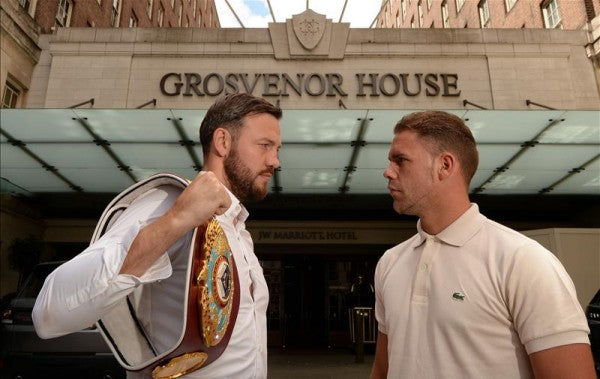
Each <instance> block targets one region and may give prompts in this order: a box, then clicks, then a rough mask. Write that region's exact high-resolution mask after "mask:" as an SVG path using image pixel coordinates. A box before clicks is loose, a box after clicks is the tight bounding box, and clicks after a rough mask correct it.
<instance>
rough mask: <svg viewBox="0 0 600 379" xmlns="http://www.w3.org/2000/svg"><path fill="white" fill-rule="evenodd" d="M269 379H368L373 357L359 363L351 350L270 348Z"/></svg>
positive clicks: (370, 354)
mask: <svg viewBox="0 0 600 379" xmlns="http://www.w3.org/2000/svg"><path fill="white" fill-rule="evenodd" d="M268 357H269V358H268V360H269V361H268V362H269V363H268V364H269V366H268V370H269V371H268V377H269V379H334V378H335V379H339V378H347V379H355V378H357V379H358V378H365V379H366V378H368V377H369V374H370V373H371V366H372V365H373V358H374V356H373V354H372V353H369V352H367V353H365V356H364V362H363V363H356V362H355V355H354V352H353V351H352V350H351V349H316V350H313V349H269V356H268Z"/></svg>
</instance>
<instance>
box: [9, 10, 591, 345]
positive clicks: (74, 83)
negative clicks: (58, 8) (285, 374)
mask: <svg viewBox="0 0 600 379" xmlns="http://www.w3.org/2000/svg"><path fill="white" fill-rule="evenodd" d="M520 2H522V0H520ZM155 3H156V2H155ZM518 3H519V1H518V2H517V3H516V4H518ZM465 4H466V2H465ZM123 5H125V2H123ZM465 6H466V5H465ZM515 6H516V5H515ZM307 25H310V28H307ZM311 31H312V32H315V31H318V33H312V32H311ZM588 44H589V33H588V32H587V31H585V30H558V29H549V30H546V29H541V28H540V29H517V30H505V29H462V28H461V29H451V30H445V29H416V30H412V29H405V28H398V29H390V28H375V29H351V28H350V27H349V25H348V24H346V23H335V22H332V21H331V20H328V19H326V18H325V16H323V15H319V14H316V13H314V12H312V11H307V12H304V13H302V14H300V15H295V16H293V17H292V18H291V19H288V20H286V21H285V22H280V23H272V24H270V25H269V27H268V28H264V29H221V28H139V27H138V28H113V27H106V28H99V27H94V28H90V27H86V26H82V27H78V28H73V27H72V28H56V31H55V33H53V34H43V35H42V36H41V37H40V39H39V46H40V47H41V53H40V58H39V64H37V66H36V68H35V70H34V72H33V74H32V78H33V79H32V84H31V86H30V90H29V96H28V98H27V102H26V104H25V106H26V108H25V109H19V110H8V111H5V112H2V139H1V141H0V143H1V144H2V145H1V149H0V153H2V159H1V160H0V161H1V165H2V166H1V167H2V179H3V185H4V184H5V183H6V184H7V185H8V184H10V185H14V187H15V188H20V189H21V190H22V191H23V193H24V194H25V195H27V196H26V200H27V203H28V204H29V206H30V207H32V208H33V210H34V211H36V212H37V214H36V213H35V212H30V213H29V215H30V219H32V220H35V222H37V223H36V224H35V225H34V222H33V221H30V226H29V229H33V228H34V227H38V230H39V233H38V236H39V238H41V239H42V240H43V242H44V244H45V248H46V250H45V251H44V254H43V257H44V259H46V260H49V259H68V258H70V257H72V256H73V255H74V254H77V253H78V252H79V251H81V250H82V249H83V248H85V246H86V245H87V243H88V241H89V238H90V236H91V234H92V232H93V229H94V225H95V223H96V219H97V217H98V216H99V214H100V213H101V212H102V210H103V208H104V207H105V206H106V204H107V203H108V202H109V201H110V199H111V198H112V197H113V196H114V194H115V193H117V192H120V191H122V190H123V189H124V188H126V187H128V186H130V185H131V184H133V183H134V182H136V181H138V180H140V179H143V178H145V177H147V176H148V175H149V174H151V173H155V172H158V171H169V172H174V173H177V174H179V175H181V176H184V177H188V178H192V177H194V175H196V172H197V171H198V170H201V168H202V161H201V159H200V157H201V156H202V154H201V152H200V147H199V144H198V143H197V140H198V138H197V135H198V128H199V125H200V122H201V120H202V118H203V116H204V113H205V112H206V110H207V109H208V107H209V106H210V105H211V104H212V103H213V102H214V101H215V99H216V98H218V97H219V96H222V95H225V94H228V93H235V92H248V93H252V94H254V95H256V96H261V97H263V98H265V99H267V100H269V101H271V102H273V103H276V104H278V105H279V106H281V107H282V109H283V110H284V116H283V118H282V120H281V125H282V140H283V148H282V149H281V152H280V161H281V166H282V167H281V169H280V170H277V171H276V173H275V174H274V177H273V181H272V183H270V185H269V187H270V193H269V196H268V197H267V199H266V200H265V201H263V202H261V203H259V204H250V205H249V209H250V213H251V218H250V220H249V221H248V229H249V231H250V233H251V234H252V235H253V239H254V243H255V251H256V253H257V255H258V257H259V259H260V260H261V264H262V267H263V270H264V273H265V276H266V278H267V281H268V284H269V289H270V295H271V296H270V306H269V310H268V312H269V313H268V325H269V343H270V344H272V345H277V346H281V345H286V346H292V345H293V344H296V345H305V346H314V345H318V346H348V344H349V341H350V334H349V318H348V310H349V307H350V306H351V305H352V304H353V303H352V302H353V301H354V300H353V297H352V292H351V289H352V284H353V283H354V282H355V279H356V278H357V277H358V276H359V275H362V276H363V277H364V278H365V280H366V282H372V275H373V271H374V267H375V265H376V262H377V260H378V258H379V257H380V256H381V254H382V253H383V252H384V251H385V250H386V249H387V248H389V247H391V246H393V245H394V244H396V243H399V242H401V241H403V240H405V239H407V238H409V237H410V236H411V235H412V234H414V232H415V220H414V219H412V218H409V217H402V216H398V215H397V214H395V213H394V212H393V210H392V206H391V201H390V197H389V194H388V193H387V191H386V186H387V182H386V180H385V179H384V177H383V175H382V173H383V171H384V169H385V166H386V164H387V153H388V149H389V143H390V140H391V138H392V128H393V125H394V124H395V122H396V121H397V120H398V119H400V118H401V117H402V116H403V115H405V114H407V113H410V112H412V111H415V110H423V109H442V110H446V111H449V112H452V113H454V114H457V115H458V116H459V117H461V118H463V119H464V120H465V122H467V124H468V125H469V126H470V127H471V129H472V130H473V133H474V134H475V138H476V140H477V142H478V148H479V151H480V156H481V159H480V162H481V163H480V166H479V170H478V172H477V173H476V175H475V177H474V179H473V182H472V187H471V195H472V198H473V201H474V202H477V203H478V204H479V205H480V208H481V209H482V212H483V213H484V214H486V215H487V216H489V217H490V218H492V219H495V220H498V221H500V222H502V223H504V224H506V225H508V226H511V227H513V228H515V229H517V230H521V231H525V230H540V229H544V230H547V231H546V232H544V233H541V232H539V233H537V234H535V235H536V236H538V237H536V238H538V239H539V240H542V239H543V241H542V242H543V243H544V244H546V245H547V246H549V248H551V249H554V250H553V251H554V252H555V253H556V254H557V256H559V257H560V258H561V260H563V262H568V265H567V266H569V267H567V268H568V270H569V272H570V273H572V275H573V278H574V281H575V284H576V286H577V289H578V293H579V294H580V295H581V302H582V304H583V303H585V302H586V301H588V300H589V299H588V298H589V297H590V296H591V295H592V294H593V292H595V291H596V290H597V288H598V286H600V256H599V255H598V253H597V252H598V246H597V242H596V241H600V239H599V238H598V236H599V235H600V234H599V233H600V231H599V229H598V227H600V221H598V219H597V217H595V216H597V214H598V212H600V201H599V196H598V193H600V154H599V153H598V148H599V147H600V134H599V133H598V131H599V130H598V128H599V127H598V121H599V119H600V94H599V91H598V88H597V86H596V85H595V82H594V67H593V64H592V62H591V61H590V59H589V58H588V52H587V50H586V49H587V48H588V47H589V46H588ZM90 131H91V133H90ZM32 156H35V157H36V158H35V159H34V158H32ZM15 197H16V196H15ZM11 200H14V199H12V198H11ZM24 209H25V208H24V207H22V206H21V205H19V204H17V203H15V202H14V201H12V202H8V201H6V202H3V204H2V214H1V215H2V217H8V216H11V217H13V216H22V215H23V214H24V213H25V212H24ZM4 220H8V221H7V222H5V221H4ZM16 225H17V221H15V218H14V217H13V218H10V219H9V218H6V219H3V222H2V227H3V228H8V227H12V228H13V229H14V228H15V227H16ZM19 227H20V228H22V229H21V230H26V229H27V228H28V227H27V225H23V226H21V225H20V224H19ZM555 228H560V229H561V230H560V231H556V230H554V229H555ZM550 229H553V230H550ZM567 229H568V230H567ZM571 229H577V230H575V231H573V230H571ZM9 233H10V230H8V229H7V230H5V229H3V230H2V249H5V246H6V245H8V244H9V243H10V241H9V240H8V239H6V240H5V235H6V236H9V235H10V236H12V235H11V234H9ZM566 233H570V234H569V236H568V237H567V236H566ZM530 235H533V234H530ZM559 240H560V241H559ZM561 241H562V242H561ZM559 242H560V243H559ZM567 242H568V243H567ZM595 244H596V245H595ZM553 246H555V247H556V248H553ZM2 254H3V255H2V257H0V258H1V259H2V260H3V262H5V261H6V255H5V252H4V251H3V252H2ZM573 254H579V255H577V257H578V258H577V259H572V258H573V256H574V255H573ZM1 269H2V270H3V271H2V275H1V276H2V281H3V282H2V284H3V285H2V292H3V293H6V292H9V291H10V290H11V289H12V287H11V286H13V285H14V283H13V282H10V281H9V279H6V281H5V278H10V277H8V276H6V275H5V272H4V270H7V271H9V270H8V269H6V265H5V264H3V265H2V268H1ZM324 315H325V317H324Z"/></svg>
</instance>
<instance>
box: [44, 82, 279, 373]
mask: <svg viewBox="0 0 600 379" xmlns="http://www.w3.org/2000/svg"><path fill="white" fill-rule="evenodd" d="M281 115H282V113H281V109H279V108H278V107H275V106H273V105H272V104H270V103H269V102H267V101H265V100H263V99H261V98H257V97H254V96H251V95H248V94H235V95H228V96H225V97H224V98H221V99H219V100H217V101H216V102H215V103H214V104H213V105H212V106H211V107H210V109H209V110H208V112H207V113H206V116H205V118H204V120H203V121H202V125H201V127H200V141H201V143H202V149H203V153H204V172H201V173H200V174H199V175H198V176H196V178H195V179H194V180H193V181H192V182H191V183H190V185H189V186H188V187H187V188H186V189H185V190H184V191H183V192H181V193H180V194H179V193H178V192H176V191H175V190H173V189H171V188H169V187H157V188H155V189H153V190H150V191H149V192H148V193H146V194H144V195H143V196H142V197H141V198H139V199H136V200H135V201H134V202H133V203H132V204H131V205H130V206H129V208H127V210H126V211H125V212H124V213H123V215H122V216H121V217H120V218H119V219H118V220H117V222H116V224H115V225H113V226H112V227H111V229H110V230H109V231H108V232H107V233H106V234H105V235H104V236H103V237H102V238H101V239H99V240H98V241H96V242H95V243H93V244H92V245H90V246H89V247H88V248H87V249H86V250H85V251H83V252H82V253H81V254H79V255H78V256H76V257H75V258H73V259H72V260H70V261H68V262H66V263H64V264H63V265H61V266H60V267H58V268H57V269H56V270H55V271H54V272H53V273H51V274H50V276H48V278H47V279H46V282H45V283H44V286H43V288H42V290H41V292H40V294H39V296H38V298H37V301H36V304H35V307H34V310H33V320H34V325H35V328H36V331H37V333H38V334H39V335H40V337H42V338H52V337H58V336H61V335H65V334H68V333H72V332H75V331H78V330H81V329H84V328H86V327H88V326H89V325H92V324H94V323H95V322H96V321H97V320H98V319H99V318H101V316H102V315H104V314H105V313H106V312H107V311H108V310H110V308H111V306H113V305H114V304H116V303H117V302H118V301H120V300H122V299H123V298H124V297H125V296H127V295H128V294H130V293H131V292H133V291H134V290H135V288H136V287H137V286H139V285H141V284H143V285H144V286H145V287H144V292H143V294H144V295H143V296H142V299H141V301H140V304H139V305H138V309H141V310H143V312H142V314H140V315H139V316H140V321H141V322H142V324H143V326H144V329H145V331H146V332H147V333H148V334H149V336H148V337H149V338H150V340H151V341H152V343H153V345H154V346H155V347H156V349H157V350H158V351H164V350H166V349H167V348H169V347H170V346H173V345H174V344H175V342H176V339H177V338H178V337H179V335H180V333H181V320H178V319H177V316H176V315H177V314H180V312H181V310H180V307H181V304H182V298H183V296H184V294H183V292H184V288H182V284H181V283H183V282H182V281H181V280H179V281H173V280H169V279H170V278H171V277H175V276H177V275H185V270H186V268H185V263H184V261H186V260H187V258H186V259H182V257H183V256H185V255H186V254H185V252H187V251H188V250H189V246H190V244H191V236H192V233H193V230H194V228H196V227H197V226H199V225H202V224H204V223H205V222H207V221H208V220H210V219H211V218H213V217H216V219H217V220H218V221H219V223H220V224H221V226H222V228H223V230H224V232H225V234H226V236H227V239H228V241H229V244H230V246H231V250H232V252H233V254H234V258H235V262H236V266H237V271H238V277H239V281H240V292H241V293H240V305H239V311H238V315H237V320H236V324H235V326H234V329H233V333H232V335H231V338H230V340H229V344H228V345H227V348H226V349H225V351H224V352H223V354H222V355H221V356H220V357H219V358H218V359H217V360H216V361H214V362H213V363H211V364H210V365H208V366H206V367H205V368H201V369H199V370H197V371H194V372H191V373H190V374H188V375H186V376H185V377H186V378H265V377H266V376H267V335H266V334H267V325H266V310H267V305H268V302H269V293H268V288H267V284H266V282H265V279H264V276H263V272H262V268H261V267H260V265H259V262H258V259H257V257H256V255H255V254H254V251H253V244H252V239H251V236H250V234H249V233H248V231H247V230H246V228H245V220H246V219H247V217H248V211H247V210H246V208H245V207H244V206H243V205H242V203H243V202H253V201H258V200H261V199H263V198H264V197H265V196H266V194H267V184H268V182H269V180H270V179H271V177H272V175H273V173H274V170H275V169H276V168H278V167H279V160H278V151H279V149H280V147H281V131H280V126H279V121H278V120H279V119H280V118H281ZM179 287H181V288H179ZM170 310H172V312H171V314H169V311H170ZM128 377H129V378H134V377H141V375H140V374H137V373H132V372H130V373H128Z"/></svg>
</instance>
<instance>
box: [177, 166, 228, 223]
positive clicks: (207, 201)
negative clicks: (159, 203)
mask: <svg viewBox="0 0 600 379" xmlns="http://www.w3.org/2000/svg"><path fill="white" fill-rule="evenodd" d="M230 205H231V198H230V197H229V194H228V193H227V190H226V189H225V187H224V186H223V184H222V183H221V182H220V181H219V179H217V177H216V175H215V174H214V173H213V172H211V171H206V172H205V171H202V172H200V173H199V174H198V175H197V176H196V178H194V180H193V181H192V182H191V183H190V185H189V186H188V187H187V188H186V189H185V190H184V191H183V192H182V193H181V195H179V197H178V198H177V201H176V202H175V204H174V205H173V207H172V208H171V209H170V210H169V216H170V217H171V218H172V219H173V222H175V223H176V224H177V226H178V228H183V229H184V230H186V231H187V230H191V229H193V228H195V227H197V226H199V225H201V224H203V223H205V222H206V221H208V220H209V219H211V218H212V217H213V216H215V215H220V214H223V213H225V211H226V210H227V209H228V208H229V206H230Z"/></svg>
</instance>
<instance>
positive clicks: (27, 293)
mask: <svg viewBox="0 0 600 379" xmlns="http://www.w3.org/2000/svg"><path fill="white" fill-rule="evenodd" d="M61 263H62V262H61ZM61 263H52V264H41V265H37V266H36V267H35V268H34V269H33V272H32V273H31V275H29V278H27V281H26V282H25V284H24V285H23V288H22V289H21V291H20V292H19V294H18V295H17V297H18V298H36V297H37V295H38V293H40V290H41V289H42V286H43V285H44V280H46V277H47V276H48V275H50V273H51V272H52V271H54V269H55V268H57V267H58V266H60V264H61Z"/></svg>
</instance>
